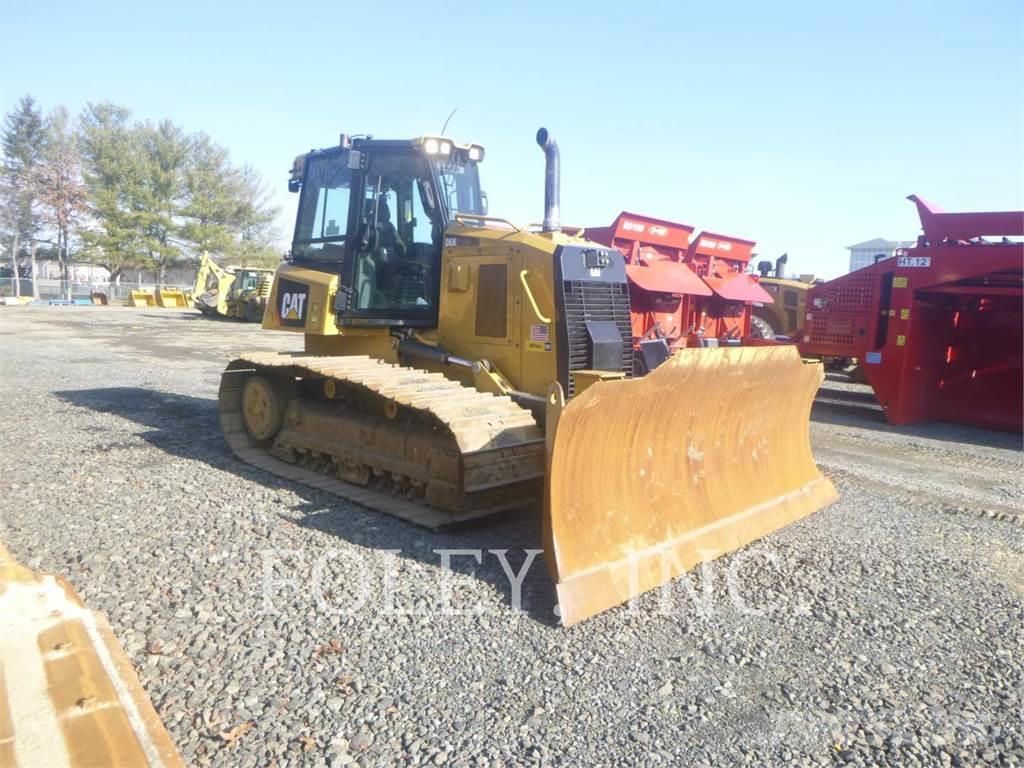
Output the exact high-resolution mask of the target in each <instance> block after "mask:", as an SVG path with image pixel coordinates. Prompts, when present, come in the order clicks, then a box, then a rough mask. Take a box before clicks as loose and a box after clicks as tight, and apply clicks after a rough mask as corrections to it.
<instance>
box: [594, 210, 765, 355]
mask: <svg viewBox="0 0 1024 768" xmlns="http://www.w3.org/2000/svg"><path fill="white" fill-rule="evenodd" d="M585 231H586V235H587V237H588V238H589V239H591V240H594V241H596V242H599V243H603V244H605V245H609V246H612V247H614V248H617V249H618V250H619V251H620V252H621V253H622V254H623V256H625V259H626V275H627V277H628V278H629V283H630V286H629V298H630V311H631V315H632V324H633V339H634V345H635V349H636V352H637V355H636V365H637V366H639V371H638V372H646V371H649V370H652V369H653V368H655V367H657V366H658V365H660V364H661V363H662V362H663V361H664V360H665V359H666V358H667V357H668V356H669V355H671V354H672V353H674V352H675V351H676V350H678V349H681V348H683V347H687V346H713V345H718V344H729V343H735V344H738V343H739V341H740V339H742V338H744V337H746V336H748V335H749V333H750V314H751V306H752V304H753V302H761V303H765V304H771V303H772V297H771V296H770V295H769V294H768V293H767V292H766V291H765V290H764V289H763V288H762V287H761V286H759V285H758V284H757V278H756V277H753V276H751V275H748V274H747V273H746V270H747V265H748V264H749V263H750V258H751V256H752V249H753V247H754V243H753V242H752V241H750V240H741V239H740V238H736V237H728V236H726V235H718V234H714V233H712V232H701V233H700V234H699V235H697V237H696V238H694V239H692V240H691V236H692V235H693V227H690V226H687V225H685V224H677V223H674V222H671V221H664V220H661V219H654V218H651V217H649V216H639V215H637V214H634V213H626V212H623V213H620V214H619V215H618V217H616V219H615V221H614V222H612V224H611V226H608V227H587V228H586V230H585Z"/></svg>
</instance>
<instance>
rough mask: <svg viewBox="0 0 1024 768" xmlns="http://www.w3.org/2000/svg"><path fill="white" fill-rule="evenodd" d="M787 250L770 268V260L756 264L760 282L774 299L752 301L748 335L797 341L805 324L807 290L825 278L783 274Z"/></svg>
mask: <svg viewBox="0 0 1024 768" xmlns="http://www.w3.org/2000/svg"><path fill="white" fill-rule="evenodd" d="M788 258H789V257H788V255H787V254H785V253H784V254H782V256H780V257H779V258H778V259H776V260H775V267H774V269H773V268H772V263H771V262H770V261H762V262H759V263H758V265H757V269H758V272H760V273H761V277H760V280H759V285H760V286H761V287H762V288H764V289H765V290H766V291H768V293H770V294H771V295H772V298H774V299H775V303H774V304H755V305H754V314H753V316H752V317H751V322H750V331H751V335H753V336H756V337H759V338H762V339H776V338H779V337H785V338H787V339H791V340H792V341H799V339H797V338H795V336H796V334H797V333H798V332H799V331H800V329H801V328H803V327H804V320H805V319H806V316H807V291H809V290H810V289H811V288H812V287H813V286H815V285H817V284H818V283H822V282H824V281H823V280H822V279H821V278H818V277H815V276H814V275H800V276H799V277H786V275H785V271H784V269H785V265H786V261H787V260H788Z"/></svg>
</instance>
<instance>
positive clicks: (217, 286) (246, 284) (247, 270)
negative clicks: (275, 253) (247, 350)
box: [192, 253, 274, 323]
mask: <svg viewBox="0 0 1024 768" xmlns="http://www.w3.org/2000/svg"><path fill="white" fill-rule="evenodd" d="M273 279H274V270H272V269H257V268H252V267H238V268H231V267H228V268H227V269H225V268H223V267H221V266H220V265H219V264H217V262H216V261H214V260H213V259H212V258H211V257H210V255H209V254H208V253H203V254H202V255H200V257H199V271H198V272H196V280H195V284H194V286H193V288H192V302H193V305H194V306H195V308H196V309H198V310H199V311H200V312H202V313H203V314H204V315H210V316H215V317H216V316H219V317H233V318H236V319H238V320H247V321H249V322H251V323H258V322H261V321H262V320H263V311H264V309H265V308H266V306H267V297H268V296H269V295H270V286H271V283H272V282H273Z"/></svg>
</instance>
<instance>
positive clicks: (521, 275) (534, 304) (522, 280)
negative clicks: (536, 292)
mask: <svg viewBox="0 0 1024 768" xmlns="http://www.w3.org/2000/svg"><path fill="white" fill-rule="evenodd" d="M529 271H530V270H528V269H524V270H522V271H521V272H520V273H519V282H520V283H522V284H523V290H524V291H525V292H526V298H527V299H529V300H530V306H531V307H533V314H535V315H536V316H537V319H538V320H540V321H541V322H542V323H550V322H551V319H550V318H547V317H544V315H542V314H541V313H540V308H539V307H538V306H537V300H536V299H535V298H533V291H531V290H530V285H529V283H527V282H526V275H527V274H528V273H529Z"/></svg>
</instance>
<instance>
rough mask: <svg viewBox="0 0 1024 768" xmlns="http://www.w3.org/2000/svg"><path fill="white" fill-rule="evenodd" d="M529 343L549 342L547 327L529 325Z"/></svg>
mask: <svg viewBox="0 0 1024 768" xmlns="http://www.w3.org/2000/svg"><path fill="white" fill-rule="evenodd" d="M530 341H540V342H544V341H551V339H550V337H549V336H548V327H547V326H546V325H531V326H530Z"/></svg>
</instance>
